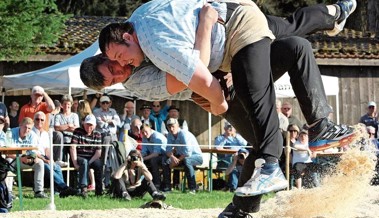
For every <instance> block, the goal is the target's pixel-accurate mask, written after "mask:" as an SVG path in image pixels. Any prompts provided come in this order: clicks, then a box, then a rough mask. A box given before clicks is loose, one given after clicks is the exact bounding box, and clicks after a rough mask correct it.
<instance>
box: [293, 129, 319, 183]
mask: <svg viewBox="0 0 379 218" xmlns="http://www.w3.org/2000/svg"><path fill="white" fill-rule="evenodd" d="M308 141H309V139H308V131H307V130H304V129H303V130H301V131H300V133H299V138H298V140H297V141H296V142H295V143H294V145H293V148H294V149H293V153H292V167H293V169H294V176H295V186H296V188H301V187H302V177H303V176H304V175H305V170H306V169H307V168H311V166H312V165H313V163H312V158H313V156H312V151H311V150H310V149H309V144H308ZM308 170H310V169H308ZM314 185H315V186H318V185H316V184H315V183H314Z"/></svg>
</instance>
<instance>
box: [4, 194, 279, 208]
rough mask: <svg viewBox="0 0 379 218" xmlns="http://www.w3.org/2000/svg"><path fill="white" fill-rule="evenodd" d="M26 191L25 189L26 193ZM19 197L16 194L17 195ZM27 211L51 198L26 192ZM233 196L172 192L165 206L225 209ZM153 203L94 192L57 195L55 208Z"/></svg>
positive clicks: (148, 197) (14, 204)
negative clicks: (80, 195)
mask: <svg viewBox="0 0 379 218" xmlns="http://www.w3.org/2000/svg"><path fill="white" fill-rule="evenodd" d="M24 190H25V189H24ZM16 193H17V192H16ZM23 196H24V197H23V205H24V210H45V209H46V208H47V206H48V205H49V204H50V198H48V199H39V198H33V194H32V191H31V190H25V191H24V194H23ZM272 196H273V194H270V195H266V196H265V197H264V198H270V197H272ZM232 197H233V194H232V193H230V192H222V191H213V192H211V193H210V192H207V191H200V192H197V193H196V195H192V194H188V193H182V192H181V191H172V192H171V193H168V194H167V199H166V201H165V203H166V204H167V205H172V206H173V207H174V208H180V209H207V208H224V207H225V206H226V205H228V204H229V203H230V202H231V200H232ZM150 200H152V198H151V197H150V195H149V194H146V195H145V196H144V197H143V198H133V199H132V200H131V201H125V200H121V199H114V198H111V197H109V196H107V195H105V196H102V197H95V196H94V194H93V192H91V193H90V195H89V197H88V198H87V199H83V198H81V197H79V196H71V197H68V198H59V196H58V195H55V206H56V209H57V210H94V209H98V210H105V209H116V208H139V207H140V206H141V205H143V204H144V203H146V202H148V201H150ZM19 210H20V203H19V200H14V201H13V208H12V211H19Z"/></svg>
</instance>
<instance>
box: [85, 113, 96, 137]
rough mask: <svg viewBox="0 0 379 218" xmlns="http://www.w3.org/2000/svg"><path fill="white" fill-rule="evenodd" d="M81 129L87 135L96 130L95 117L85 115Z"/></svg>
mask: <svg viewBox="0 0 379 218" xmlns="http://www.w3.org/2000/svg"><path fill="white" fill-rule="evenodd" d="M83 127H84V130H85V131H86V132H87V134H88V135H91V134H92V132H93V130H94V129H95V128H96V117H95V116H94V115H93V114H89V115H87V116H86V118H84V121H83Z"/></svg>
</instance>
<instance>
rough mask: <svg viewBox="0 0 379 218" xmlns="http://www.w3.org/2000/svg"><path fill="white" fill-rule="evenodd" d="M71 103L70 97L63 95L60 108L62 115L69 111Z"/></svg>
mask: <svg viewBox="0 0 379 218" xmlns="http://www.w3.org/2000/svg"><path fill="white" fill-rule="evenodd" d="M72 102H73V100H72V97H71V95H63V97H62V99H61V107H62V110H63V112H64V113H65V112H70V111H71V106H72Z"/></svg>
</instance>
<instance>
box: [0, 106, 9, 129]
mask: <svg viewBox="0 0 379 218" xmlns="http://www.w3.org/2000/svg"><path fill="white" fill-rule="evenodd" d="M0 116H3V117H4V119H5V123H4V129H5V130H7V129H8V127H9V122H10V121H9V116H8V110H7V106H5V104H4V103H3V102H0Z"/></svg>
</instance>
